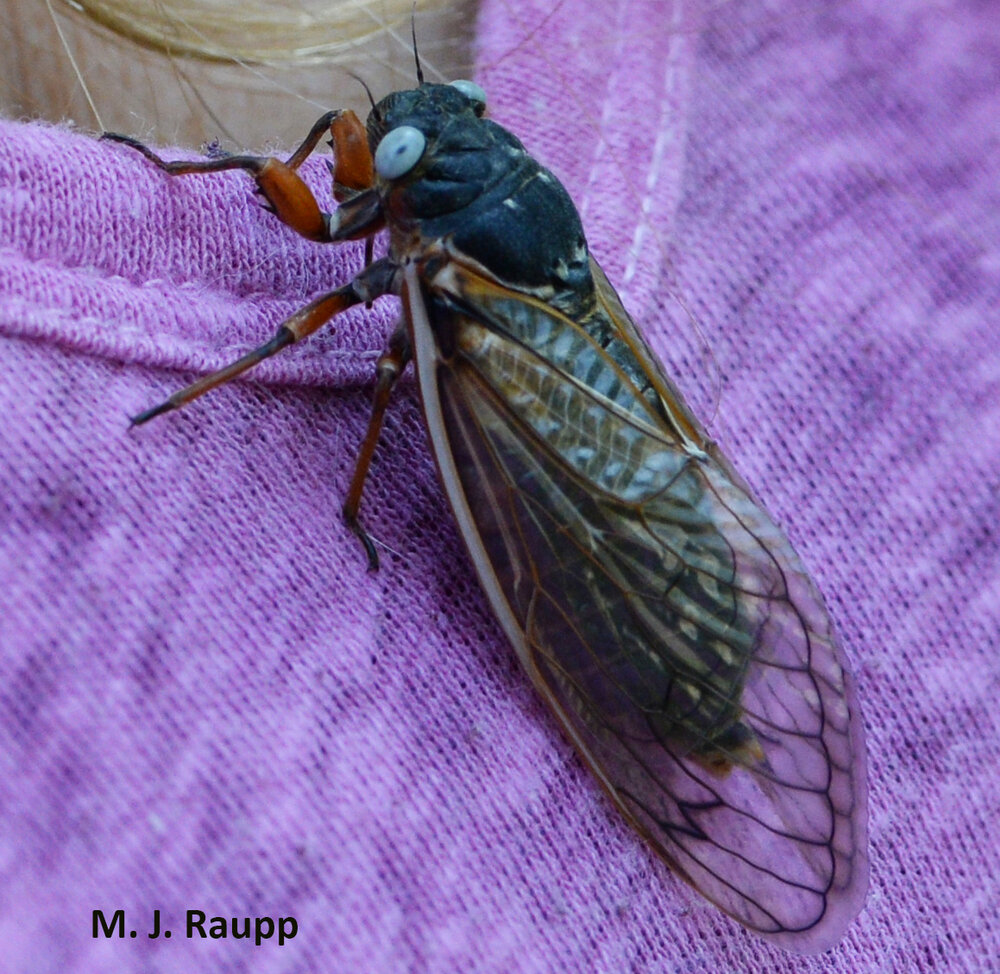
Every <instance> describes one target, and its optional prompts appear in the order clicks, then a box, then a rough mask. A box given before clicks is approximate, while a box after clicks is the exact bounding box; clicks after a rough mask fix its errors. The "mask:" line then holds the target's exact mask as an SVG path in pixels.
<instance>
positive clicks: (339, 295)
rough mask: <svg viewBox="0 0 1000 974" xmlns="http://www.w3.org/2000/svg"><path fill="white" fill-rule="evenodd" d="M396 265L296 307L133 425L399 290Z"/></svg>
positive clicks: (379, 265) (381, 264)
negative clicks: (264, 336) (268, 334)
mask: <svg viewBox="0 0 1000 974" xmlns="http://www.w3.org/2000/svg"><path fill="white" fill-rule="evenodd" d="M395 278H396V267H395V265H393V264H391V263H390V262H389V261H388V260H387V259H385V258H383V259H382V260H379V261H376V262H375V263H374V264H370V265H369V266H368V267H366V268H365V269H364V270H363V271H362V272H361V273H360V274H358V276H357V277H355V278H354V280H352V281H351V282H350V283H348V284H345V285H344V286H343V287H340V288H337V290H336V291H330V292H328V293H327V294H323V295H321V296H320V297H318V298H316V300H315V301H311V302H310V303H309V304H307V305H306V306H305V307H304V308H301V309H300V310H299V311H296V312H295V314H293V315H292V316H291V317H290V318H287V319H285V321H283V322H282V323H281V324H280V325H279V326H278V330H277V331H276V332H275V333H274V336H273V337H272V338H271V339H270V341H267V342H265V343H264V344H263V345H260V346H259V347H258V348H255V349H254V350H253V351H251V352H248V353H247V354H246V355H244V356H243V357H242V358H240V359H237V360H236V361H235V362H232V363H231V364H229V365H227V366H226V367H225V368H222V369H219V371H218V372H213V373H212V374H211V375H206V376H203V377H202V378H201V379H199V380H198V381H197V382H193V383H191V385H189V386H186V387H185V388H184V389H181V390H179V391H178V392H175V393H174V394H173V395H172V396H170V397H169V398H168V399H165V400H164V401H163V402H161V403H159V404H158V405H156V406H153V407H151V408H150V409H146V410H144V411H143V412H141V413H139V414H138V415H136V416H133V417H132V425H133V426H139V425H141V424H142V423H145V422H148V421H149V420H151V419H152V418H153V417H154V416H159V415H161V414H162V413H167V412H170V410H172V409H179V408H180V407H181V406H186V405H187V404H188V403H189V402H191V401H192V400H194V399H197V398H198V397H199V396H203V395H204V394H205V393H206V392H209V391H210V390H211V389H215V388H216V387H218V386H221V385H223V384H224V383H226V382H229V380H230V379H234V378H235V377H236V376H238V375H239V374H240V373H242V372H246V370H247V369H249V368H252V367H253V366H255V365H256V364H257V363H258V362H263V361H264V359H266V358H270V357H271V356H272V355H275V354H276V353H277V352H280V351H281V350H282V349H283V348H286V347H287V346H289V345H291V344H292V343H293V342H297V341H298V340H299V339H300V338H305V336H306V335H311V334H312V333H313V332H314V331H316V329H317V328H319V327H321V326H322V325H324V324H325V323H326V322H327V321H329V320H330V319H331V318H332V317H333V316H334V315H337V314H340V312H341V311H346V310H347V309H348V308H351V307H353V306H354V305H356V304H362V303H365V304H367V303H369V302H371V301H374V300H375V298H377V297H381V296H382V295H383V294H394V293H396V286H395Z"/></svg>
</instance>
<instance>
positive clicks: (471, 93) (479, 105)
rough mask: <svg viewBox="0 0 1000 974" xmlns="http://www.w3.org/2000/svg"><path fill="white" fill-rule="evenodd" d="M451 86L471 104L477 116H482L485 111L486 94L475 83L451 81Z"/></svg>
mask: <svg viewBox="0 0 1000 974" xmlns="http://www.w3.org/2000/svg"><path fill="white" fill-rule="evenodd" d="M451 86H452V88H457V89H458V90H459V91H460V92H462V94H463V95H465V97H466V98H468V99H469V101H471V102H472V104H473V108H474V109H475V112H476V114H477V115H482V114H483V112H485V111H486V92H485V91H483V89H482V88H481V87H480V86H479V85H477V84H476V83H475V81H461V80H460V81H452V82H451Z"/></svg>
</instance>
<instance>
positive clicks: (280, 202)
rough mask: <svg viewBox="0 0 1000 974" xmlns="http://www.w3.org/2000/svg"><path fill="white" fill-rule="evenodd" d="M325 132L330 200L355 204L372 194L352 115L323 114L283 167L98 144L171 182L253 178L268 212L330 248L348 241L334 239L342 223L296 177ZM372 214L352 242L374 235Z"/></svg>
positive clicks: (361, 134)
mask: <svg viewBox="0 0 1000 974" xmlns="http://www.w3.org/2000/svg"><path fill="white" fill-rule="evenodd" d="M327 131H329V132H330V133H331V134H332V135H333V139H332V140H331V142H330V144H331V145H332V146H333V147H334V150H335V151H336V152H337V157H336V160H337V161H336V165H335V166H334V167H333V177H334V195H335V196H336V198H337V199H338V200H339V201H346V200H350V199H354V198H355V197H357V196H359V195H361V194H363V193H364V192H365V191H366V190H370V189H371V188H372V186H373V184H374V182H375V172H374V169H373V164H372V158H371V153H370V152H369V150H368V142H367V137H366V136H365V130H364V126H363V125H362V124H361V122H360V121H359V120H358V117H357V116H356V115H355V114H354V112H351V111H336V112H327V113H326V114H325V115H324V116H323V117H322V118H320V119H318V120H317V121H316V124H315V125H313V127H312V128H311V129H310V131H309V134H308V135H307V136H306V137H305V139H303V141H302V144H301V145H300V146H299V147H298V148H297V149H296V150H295V151H294V152H293V153H292V154H291V155H290V156H289V157H288V160H287V162H282V161H281V160H280V159H275V158H274V157H273V156H222V157H221V158H217V159H206V160H200V161H197V162H189V161H185V160H179V161H177V162H167V161H166V160H164V159H161V158H160V157H159V156H158V155H157V154H156V153H155V152H153V150H152V149H150V148H149V147H148V146H146V145H143V143H141V142H139V141H138V140H137V139H133V138H132V137H131V136H128V135H118V134H116V133H114V132H105V133H104V135H103V136H101V138H103V139H108V140H110V141H112V142H121V143H123V144H124V145H127V146H130V147H131V148H133V149H135V150H136V151H137V152H141V153H142V155H144V156H145V157H146V158H147V159H148V160H149V161H150V162H152V163H153V164H154V165H156V166H158V167H159V168H160V169H162V170H163V171H164V172H165V173H168V174H169V175H171V176H186V175H192V174H199V173H213V172H226V171H229V170H232V169H242V170H244V171H245V172H248V173H249V174H250V175H251V176H253V178H254V180H255V181H256V183H257V188H258V191H259V192H260V193H261V194H262V195H263V196H264V198H265V199H266V200H267V208H268V209H269V210H271V212H272V213H274V214H275V215H276V216H277V217H278V219H279V220H281V222H282V223H284V224H286V225H287V226H289V227H291V228H292V229H293V230H295V232H296V233H299V234H301V235H302V236H303V237H306V238H307V239H308V240H315V241H317V242H319V243H329V242H330V241H332V240H343V239H347V237H346V236H345V235H344V233H343V232H341V233H340V234H339V235H336V236H335V235H334V233H335V232H336V228H337V226H338V225H342V224H343V223H344V220H343V219H341V220H340V221H339V223H338V222H337V221H335V222H334V223H333V225H332V226H331V218H330V214H329V213H326V212H324V211H323V210H321V209H320V207H319V204H318V203H317V202H316V197H315V196H313V193H312V190H311V189H309V187H308V186H307V185H306V184H305V182H304V181H303V179H302V177H301V176H299V174H298V172H296V170H297V169H298V168H299V166H301V165H302V163H303V162H304V161H305V160H306V158H308V156H309V155H310V153H312V151H313V150H314V149H315V148H316V146H317V145H318V144H319V140H320V139H321V138H322V137H323V134H324V133H325V132H327ZM371 195H372V197H373V198H372V199H371V201H370V203H372V204H374V203H376V202H377V201H376V200H375V198H374V194H371ZM375 209H377V207H375ZM372 210H373V207H372V206H371V205H369V206H367V207H365V208H364V211H365V212H364V215H365V217H366V220H365V222H364V225H363V226H354V225H352V227H351V230H350V235H351V236H352V237H355V236H363V235H365V234H367V233H373V232H375V230H377V229H378V228H379V225H380V224H381V220H380V219H376V218H375V217H376V214H375V213H373V212H372ZM378 216H380V214H378ZM358 231H363V232H358Z"/></svg>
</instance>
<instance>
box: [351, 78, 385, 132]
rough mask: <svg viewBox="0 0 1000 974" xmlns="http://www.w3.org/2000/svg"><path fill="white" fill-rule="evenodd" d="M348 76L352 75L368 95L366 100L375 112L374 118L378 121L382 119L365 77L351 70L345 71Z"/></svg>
mask: <svg viewBox="0 0 1000 974" xmlns="http://www.w3.org/2000/svg"><path fill="white" fill-rule="evenodd" d="M347 73H348V75H349V76H350V77H352V78H353V79H354V80H355V81H356V82H357V83H358V84H359V85H361V87H362V88H364V89H365V94H366V95H367V96H368V102H369V104H370V105H371V106H372V111H373V112H374V113H375V118H376V119H378V121H380V122H381V121H382V116H381V115H380V114H379V110H378V105H377V104H376V103H375V96H374V95H373V94H372V90H371V88H369V87H368V85H367V83H366V82H365V79H364V78H362V77H361V76H360V75H357V74H355V73H354V72H353V71H348V72H347Z"/></svg>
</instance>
